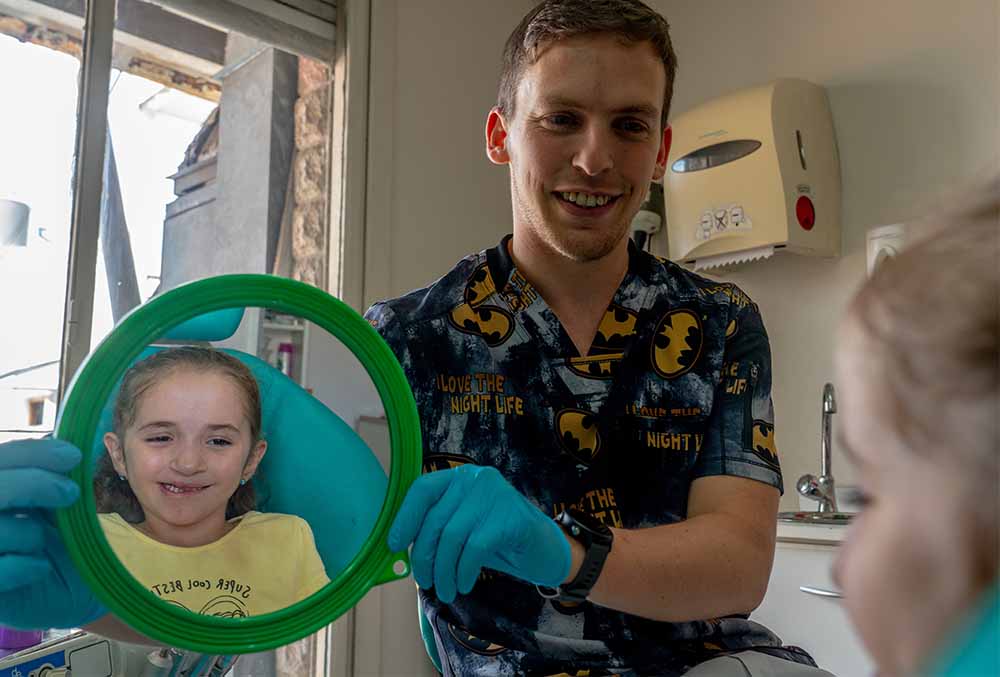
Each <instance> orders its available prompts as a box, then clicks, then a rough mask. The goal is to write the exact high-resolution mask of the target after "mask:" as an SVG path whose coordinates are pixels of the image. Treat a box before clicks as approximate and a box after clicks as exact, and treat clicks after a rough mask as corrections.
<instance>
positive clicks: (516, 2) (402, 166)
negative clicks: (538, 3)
mask: <svg viewBox="0 0 1000 677" xmlns="http://www.w3.org/2000/svg"><path fill="white" fill-rule="evenodd" d="M533 5H534V2H533V0H504V1H503V2H492V1H489V0H433V1H432V2H430V1H428V2H409V1H407V0H373V1H372V38H371V82H370V91H371V95H370V96H371V98H370V107H371V110H370V115H369V120H370V122H369V130H370V132H369V158H370V164H369V167H368V177H369V178H368V207H367V210H368V218H367V224H366V225H367V242H366V249H367V254H366V259H367V265H366V269H365V301H366V303H371V301H373V300H376V299H379V298H385V297H387V296H393V295H397V294H399V293H402V292H405V291H409V290H411V289H415V288H417V287H422V286H424V285H426V284H428V283H430V282H432V281H434V280H435V279H437V278H438V277H440V276H441V275H443V274H444V273H446V272H447V271H448V270H450V269H451V267H452V266H453V265H454V264H455V262H457V261H458V259H460V258H461V257H463V256H465V255H466V254H469V253H470V252H473V251H479V250H481V249H485V248H486V247H490V246H492V245H494V244H496V243H497V242H499V241H500V238H501V237H502V236H503V234H504V233H507V232H509V231H510V229H511V217H510V192H509V186H508V173H507V169H506V168H505V167H499V166H496V165H493V164H491V163H490V162H489V160H487V159H486V136H485V131H484V130H485V127H486V114H487V113H488V112H489V110H490V107H491V106H493V105H494V103H495V102H496V90H497V82H498V79H499V75H500V54H501V51H502V50H503V45H504V42H505V41H506V39H507V35H509V33H510V31H511V30H512V29H513V27H514V26H515V25H516V24H517V22H518V21H519V20H520V18H521V16H522V15H523V14H525V13H526V12H527V10H528V9H530V8H531V7H532V6H533Z"/></svg>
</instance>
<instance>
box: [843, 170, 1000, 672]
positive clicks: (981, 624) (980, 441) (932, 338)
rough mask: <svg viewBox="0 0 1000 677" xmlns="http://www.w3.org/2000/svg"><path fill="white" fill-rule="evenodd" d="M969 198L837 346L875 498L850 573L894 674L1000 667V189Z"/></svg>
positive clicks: (855, 449) (847, 552)
mask: <svg viewBox="0 0 1000 677" xmlns="http://www.w3.org/2000/svg"><path fill="white" fill-rule="evenodd" d="M965 204H966V206H968V207H969V211H968V212H967V213H965V214H963V215H961V216H958V217H952V218H950V219H947V220H946V221H945V225H946V227H945V228H942V229H941V230H940V231H939V232H937V233H936V234H933V235H931V236H930V237H928V238H926V239H924V240H923V241H921V242H918V243H916V244H914V245H913V246H912V247H910V248H908V249H907V250H906V251H905V252H903V253H902V254H901V255H900V256H899V257H898V258H897V259H895V260H893V261H889V262H888V263H886V264H885V265H884V266H882V267H880V268H879V269H878V271H877V272H876V273H875V275H874V276H873V277H872V279H871V280H870V281H869V282H868V283H867V284H866V285H865V286H864V288H863V289H862V290H861V292H860V293H859V294H858V295H857V297H856V298H855V299H854V301H853V302H852V304H851V305H850V308H849V311H848V314H847V317H846V319H845V322H844V325H843V327H842V330H841V334H840V337H839V341H838V353H837V363H838V364H837V366H838V378H839V380H840V383H841V388H840V392H841V395H842V396H841V397H840V398H839V399H840V404H841V409H842V416H843V421H844V425H843V428H842V432H843V443H844V448H845V449H846V450H847V451H848V452H849V453H850V454H851V456H853V458H854V460H855V462H856V463H857V466H858V475H859V477H860V482H861V486H862V488H863V490H864V492H865V494H867V496H868V499H869V500H868V505H867V506H866V507H865V509H864V510H863V511H862V513H861V515H860V516H859V517H858V518H857V519H856V520H855V523H854V524H853V525H852V527H851V532H850V537H849V538H848V541H847V543H845V544H844V546H843V547H842V548H841V552H840V557H839V559H838V562H837V567H836V571H835V573H836V578H837V579H838V580H839V582H840V584H841V585H842V587H843V589H844V596H845V602H846V606H847V610H848V612H849V613H850V615H851V618H852V620H853V621H854V623H855V624H856V627H857V628H858V631H859V633H860V634H861V636H862V637H863V639H864V641H865V644H866V645H867V647H868V649H869V650H870V651H871V654H872V656H873V657H874V659H875V662H876V663H877V664H878V669H879V674H880V675H885V676H887V677H888V676H895V675H938V676H941V677H943V676H945V675H956V676H958V675H963V676H965V675H998V674H1000V653H998V650H997V647H998V646H1000V644H998V642H1000V630H998V613H1000V611H998V606H1000V588H998V583H1000V558H998V548H1000V542H998V536H1000V513H998V511H997V501H998V498H1000V497H998V481H997V478H998V475H1000V428H998V427H997V412H998V404H1000V388H998V386H1000V382H998V379H1000V369H998V342H1000V318H998V314H997V299H998V296H1000V267H998V262H1000V227H998V220H1000V180H994V182H993V184H992V187H991V188H990V189H989V190H988V192H987V193H986V195H985V196H984V199H983V200H982V202H980V203H979V204H978V205H973V204H972V203H970V202H969V201H966V202H965ZM973 207H974V208H973Z"/></svg>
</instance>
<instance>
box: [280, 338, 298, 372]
mask: <svg viewBox="0 0 1000 677" xmlns="http://www.w3.org/2000/svg"><path fill="white" fill-rule="evenodd" d="M294 352H295V346H293V345H292V344H291V343H279V344H278V364H277V366H278V371H280V372H281V373H282V374H284V375H285V376H287V377H289V378H291V377H292V353H294Z"/></svg>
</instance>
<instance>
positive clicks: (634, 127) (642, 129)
mask: <svg viewBox="0 0 1000 677" xmlns="http://www.w3.org/2000/svg"><path fill="white" fill-rule="evenodd" d="M618 128H619V129H620V130H622V131H623V132H626V133H628V134H645V133H646V131H647V130H648V129H649V128H648V127H647V126H646V123H645V122H642V121H640V120H621V121H619V123H618Z"/></svg>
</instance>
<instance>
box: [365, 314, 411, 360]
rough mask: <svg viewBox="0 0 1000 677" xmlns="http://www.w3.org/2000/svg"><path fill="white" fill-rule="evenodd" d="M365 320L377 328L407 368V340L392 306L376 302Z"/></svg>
mask: <svg viewBox="0 0 1000 677" xmlns="http://www.w3.org/2000/svg"><path fill="white" fill-rule="evenodd" d="M365 320H367V321H368V324H370V325H371V326H372V327H374V328H375V331H377V332H378V333H379V336H381V337H382V339H383V340H384V341H385V342H386V343H387V344H388V345H389V348H390V349H391V350H392V352H393V354H394V355H395V356H396V359H397V360H399V362H400V364H402V365H403V368H404V370H405V369H406V367H407V362H406V359H407V350H406V341H405V338H404V336H403V330H402V326H401V323H400V322H399V321H398V320H397V318H396V314H395V313H394V312H393V310H392V308H390V307H389V305H388V304H386V303H384V302H379V303H375V304H373V305H372V306H371V307H370V308H369V309H368V311H367V312H366V313H365Z"/></svg>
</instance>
